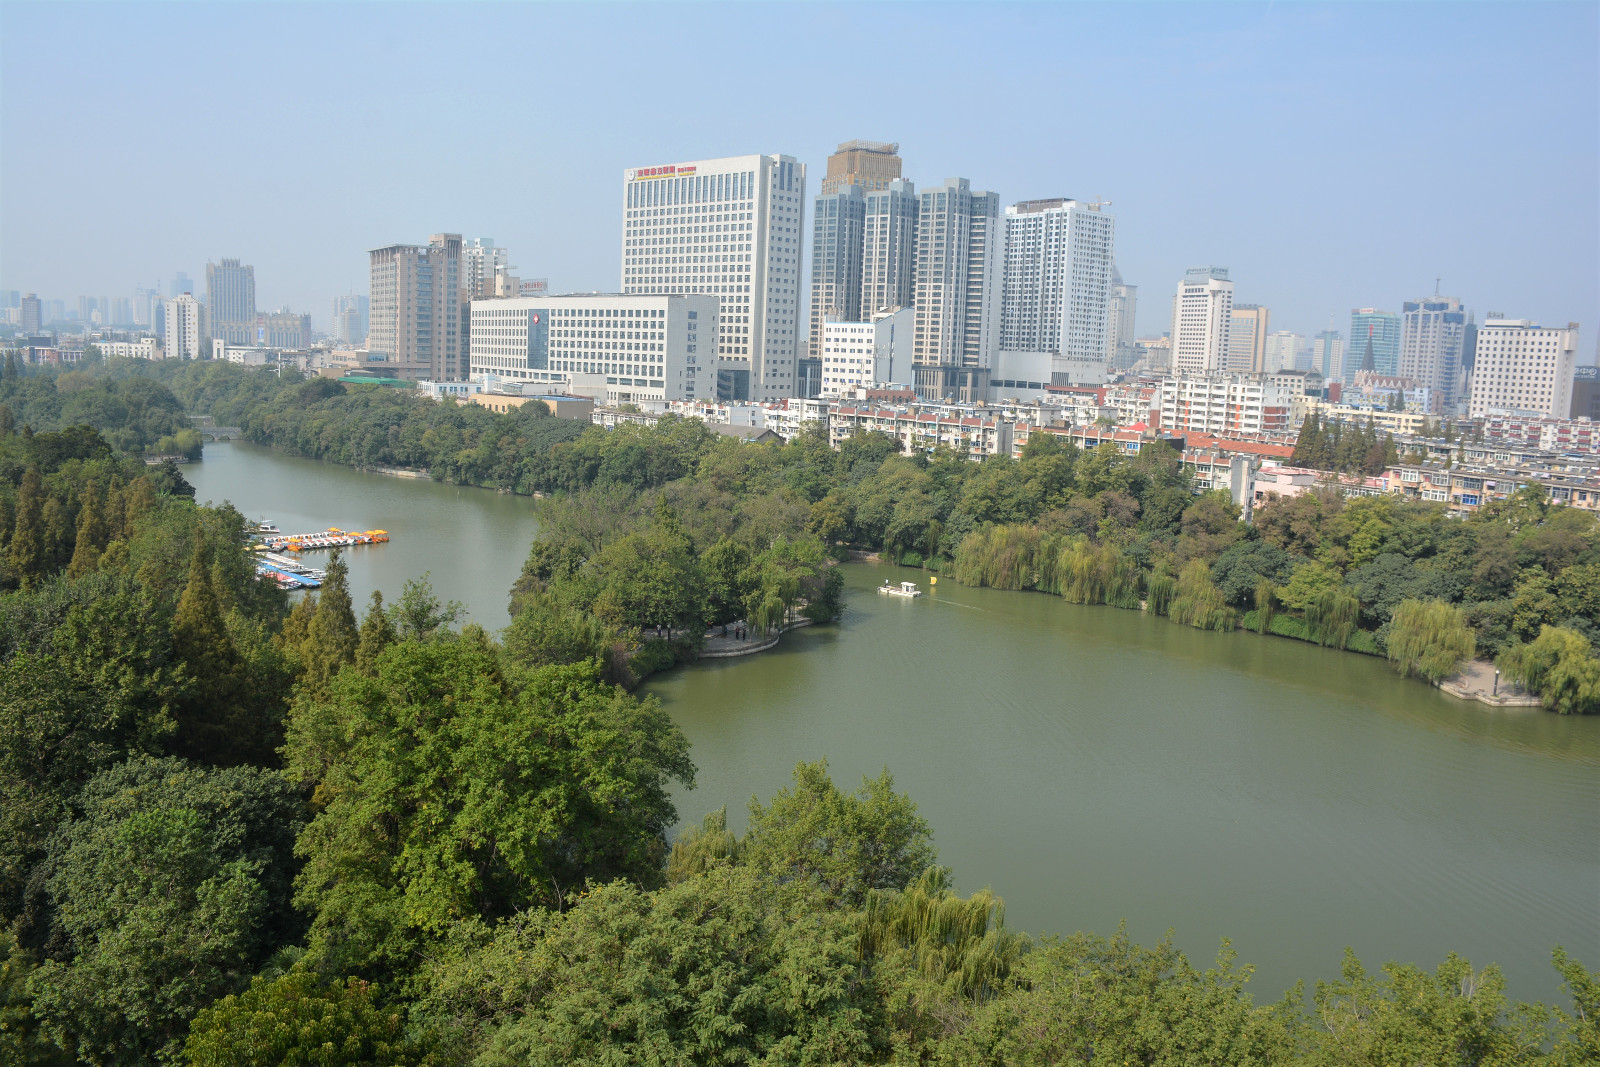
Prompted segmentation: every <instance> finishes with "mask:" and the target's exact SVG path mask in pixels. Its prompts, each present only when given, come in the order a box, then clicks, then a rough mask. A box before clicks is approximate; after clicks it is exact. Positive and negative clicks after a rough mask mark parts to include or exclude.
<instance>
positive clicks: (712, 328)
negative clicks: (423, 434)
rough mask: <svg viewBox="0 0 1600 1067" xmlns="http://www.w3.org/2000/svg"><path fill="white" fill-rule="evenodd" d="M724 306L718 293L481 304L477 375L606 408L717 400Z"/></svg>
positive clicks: (474, 334)
mask: <svg viewBox="0 0 1600 1067" xmlns="http://www.w3.org/2000/svg"><path fill="white" fill-rule="evenodd" d="M717 303H718V301H717V298H716V297H715V296H713V295H712V294H710V293H706V294H703V295H694V296H690V295H675V296H665V295H662V296H644V295H636V294H631V293H626V294H616V293H611V294H598V295H597V294H581V295H573V296H517V297H506V298H501V299H498V300H496V299H481V300H474V301H473V302H472V330H471V358H470V364H471V372H472V375H473V377H477V376H478V375H493V376H494V377H496V378H504V379H508V380H511V381H514V382H517V383H519V384H521V385H523V386H524V388H523V392H525V393H526V392H528V389H527V386H528V385H530V384H531V385H532V386H533V387H534V388H535V389H539V388H543V389H546V390H554V389H562V390H566V391H569V392H573V393H576V394H578V395H580V396H588V397H592V398H594V399H595V400H596V401H598V402H599V403H602V404H608V405H616V404H640V403H652V402H654V403H658V404H659V403H664V402H666V401H670V400H704V399H709V398H712V397H715V395H716V388H717V368H718V362H719V361H718V359H717V347H718V345H717V322H718V313H717Z"/></svg>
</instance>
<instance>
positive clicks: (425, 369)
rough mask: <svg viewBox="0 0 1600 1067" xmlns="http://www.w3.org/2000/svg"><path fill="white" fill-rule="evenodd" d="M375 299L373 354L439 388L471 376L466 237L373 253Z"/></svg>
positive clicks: (445, 236) (443, 236) (370, 334)
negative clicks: (465, 294)
mask: <svg viewBox="0 0 1600 1067" xmlns="http://www.w3.org/2000/svg"><path fill="white" fill-rule="evenodd" d="M368 257H369V258H370V260H371V279H372V280H371V284H372V294H371V300H370V302H369V305H368V306H369V309H370V313H369V318H368V323H367V348H368V349H370V350H371V351H372V352H374V353H378V352H381V353H383V356H384V358H385V359H386V360H388V361H390V362H393V363H398V364H406V365H408V366H407V368H406V369H407V370H408V371H415V372H417V373H419V374H422V375H424V376H426V377H428V378H430V379H432V380H433V381H436V382H451V381H458V380H460V379H462V378H465V377H466V376H467V359H466V355H467V353H466V351H465V349H466V345H465V344H464V343H463V342H464V341H465V340H466V338H465V336H464V335H465V333H466V330H467V328H468V324H467V323H465V322H463V321H462V308H463V303H462V299H461V297H462V286H461V235H460V234H459V233H436V234H434V235H433V236H432V237H430V238H428V243H427V244H426V245H388V246H386V247H384V248H374V249H373V250H372V251H371V252H369V253H368Z"/></svg>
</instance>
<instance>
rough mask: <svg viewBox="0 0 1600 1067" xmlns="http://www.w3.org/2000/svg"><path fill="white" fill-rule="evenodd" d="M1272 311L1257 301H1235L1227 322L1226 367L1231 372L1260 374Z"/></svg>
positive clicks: (1263, 365)
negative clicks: (1240, 302)
mask: <svg viewBox="0 0 1600 1067" xmlns="http://www.w3.org/2000/svg"><path fill="white" fill-rule="evenodd" d="M1271 324H1272V312H1271V311H1270V310H1268V309H1267V308H1264V307H1262V306H1261V305H1260V304H1235V305H1233V317H1232V320H1231V321H1230V322H1229V324H1228V358H1227V365H1226V366H1225V367H1224V369H1225V370H1227V371H1229V372H1230V373H1234V374H1259V373H1261V372H1262V371H1264V370H1266V369H1267V334H1268V333H1269V332H1270V330H1271Z"/></svg>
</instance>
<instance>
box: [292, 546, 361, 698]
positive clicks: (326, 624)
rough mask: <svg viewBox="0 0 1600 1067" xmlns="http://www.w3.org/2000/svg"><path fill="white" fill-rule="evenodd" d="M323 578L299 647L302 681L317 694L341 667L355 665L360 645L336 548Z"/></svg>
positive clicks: (344, 571) (347, 570)
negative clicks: (314, 607)
mask: <svg viewBox="0 0 1600 1067" xmlns="http://www.w3.org/2000/svg"><path fill="white" fill-rule="evenodd" d="M327 575H328V576H327V577H326V578H325V579H323V582H322V586H321V588H320V589H319V590H318V593H319V595H318V597H317V610H316V614H315V615H313V616H312V617H311V622H310V624H309V626H307V628H306V638H305V643H304V644H303V645H302V646H301V649H302V652H301V661H302V662H303V663H304V665H305V673H304V675H303V681H304V683H305V684H306V685H308V686H310V687H311V688H312V689H314V690H318V691H320V690H324V689H326V688H327V687H328V685H329V684H330V683H331V682H332V681H333V678H334V675H336V674H338V673H339V669H340V668H341V667H343V666H344V665H345V664H347V663H353V662H355V658H356V649H357V647H358V646H359V645H360V643H361V635H360V631H359V629H358V628H357V626H356V612H355V607H354V605H353V604H352V603H351V601H350V581H349V575H350V568H349V565H348V564H346V563H345V561H344V554H343V553H342V552H340V551H339V550H338V549H334V552H333V558H332V559H330V560H329V561H328V567H327Z"/></svg>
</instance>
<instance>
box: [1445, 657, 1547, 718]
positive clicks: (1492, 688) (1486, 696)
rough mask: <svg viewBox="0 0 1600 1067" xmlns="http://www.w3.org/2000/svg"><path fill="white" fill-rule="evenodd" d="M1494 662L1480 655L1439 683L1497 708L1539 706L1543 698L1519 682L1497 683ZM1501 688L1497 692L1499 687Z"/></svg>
mask: <svg viewBox="0 0 1600 1067" xmlns="http://www.w3.org/2000/svg"><path fill="white" fill-rule="evenodd" d="M1498 673H1499V672H1498V671H1496V670H1495V668H1494V664H1492V663H1485V662H1484V661H1483V660H1481V659H1475V660H1470V661H1468V662H1467V663H1466V664H1465V665H1464V666H1463V667H1462V668H1461V670H1459V671H1457V672H1456V673H1455V674H1452V675H1451V676H1450V677H1448V678H1446V679H1445V680H1444V681H1442V682H1440V683H1439V688H1440V689H1441V690H1443V691H1444V692H1446V693H1449V694H1450V695H1451V696H1453V697H1460V698H1461V699H1462V700H1477V701H1480V702H1482V703H1484V704H1489V705H1491V706H1493V707H1497V708H1537V707H1539V706H1540V701H1539V698H1538V697H1537V696H1534V695H1533V694H1532V693H1529V692H1528V691H1527V690H1525V689H1523V688H1522V687H1521V686H1520V685H1515V684H1514V683H1512V682H1511V681H1510V680H1509V679H1506V678H1502V679H1500V684H1499V685H1498V686H1496V685H1495V675H1496V674H1498ZM1497 689H1498V692H1496V690H1497Z"/></svg>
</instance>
